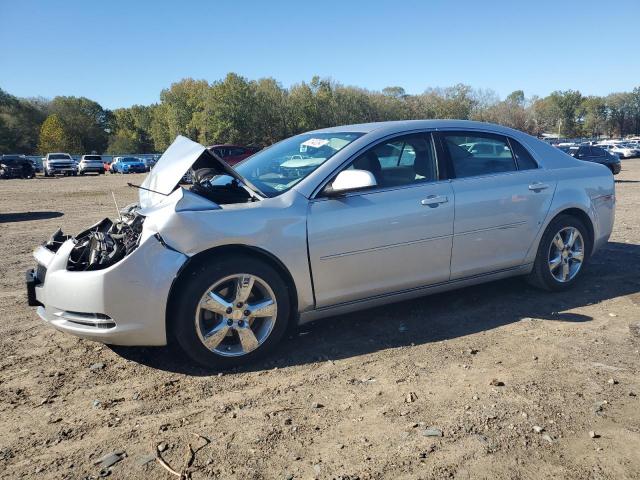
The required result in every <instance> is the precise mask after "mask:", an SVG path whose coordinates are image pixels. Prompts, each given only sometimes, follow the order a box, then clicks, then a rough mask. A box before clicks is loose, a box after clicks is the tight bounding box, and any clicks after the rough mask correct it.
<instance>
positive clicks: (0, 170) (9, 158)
mask: <svg viewBox="0 0 640 480" xmlns="http://www.w3.org/2000/svg"><path fill="white" fill-rule="evenodd" d="M35 176H36V170H35V168H34V166H33V164H32V163H31V162H30V161H29V159H28V158H27V157H25V156H24V155H0V178H33V177H35Z"/></svg>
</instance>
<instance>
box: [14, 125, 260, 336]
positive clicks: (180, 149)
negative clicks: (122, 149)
mask: <svg viewBox="0 0 640 480" xmlns="http://www.w3.org/2000/svg"><path fill="white" fill-rule="evenodd" d="M197 162H200V163H201V164H203V163H204V165H205V166H207V167H210V168H213V169H214V170H215V168H218V167H217V159H215V158H213V157H212V156H211V155H210V154H209V153H207V151H206V149H205V148H204V147H202V146H201V145H198V144H196V143H194V142H191V141H189V140H188V139H186V138H182V137H180V138H178V140H176V142H175V143H174V144H173V145H172V146H171V147H170V148H169V149H168V150H167V152H166V153H165V155H163V158H161V159H160V161H159V162H158V165H157V166H156V168H155V169H154V170H153V172H152V173H151V174H150V175H149V176H148V177H147V178H146V179H145V182H144V183H143V184H142V186H139V187H138V188H139V189H140V192H139V193H140V195H139V202H138V203H137V204H133V205H130V206H128V207H126V208H124V209H122V210H120V211H119V215H118V218H116V219H114V220H112V219H110V218H104V219H103V220H101V221H100V222H98V223H96V224H95V225H93V226H92V227H90V228H88V229H86V230H85V231H83V232H81V233H79V234H77V235H75V236H71V235H67V234H65V233H63V232H62V230H58V231H57V232H55V233H54V234H53V235H52V237H51V238H50V239H49V240H48V241H47V242H45V243H44V244H43V245H41V246H39V247H38V248H37V249H36V250H35V252H34V257H35V260H36V263H37V266H36V268H34V269H31V270H29V271H27V278H26V283H27V295H28V301H29V304H30V305H32V306H37V307H38V308H37V312H38V314H39V316H40V317H41V318H42V319H43V320H45V321H46V322H48V323H50V324H51V325H52V326H54V327H55V328H57V329H59V330H62V331H65V332H67V333H71V334H74V335H76V336H79V337H82V338H87V339H91V340H97V341H101V342H104V343H110V344H117V345H165V344H166V343H167V338H166V329H165V328H164V322H165V315H166V311H165V310H166V302H161V301H158V298H165V299H166V298H167V297H168V296H169V292H170V289H171V286H172V282H173V280H174V279H175V278H176V276H177V275H178V273H179V271H180V269H181V267H182V266H183V265H184V264H185V262H186V261H187V259H188V256H187V255H185V254H184V253H182V252H180V251H179V250H177V249H175V248H172V247H170V246H168V245H167V244H166V243H165V242H164V240H163V239H162V237H161V235H160V233H159V232H158V225H162V224H163V223H164V222H166V221H168V220H170V217H171V216H172V215H180V214H184V213H185V212H189V211H194V210H196V211H202V210H216V209H219V208H220V207H219V206H218V204H217V203H215V202H214V201H212V200H211V199H210V198H206V192H204V195H201V194H197V193H192V192H189V191H186V190H184V189H182V188H179V187H178V181H179V179H180V177H181V176H182V175H183V173H184V171H186V170H187V169H189V168H191V166H192V165H193V164H195V163H197ZM220 168H222V169H224V167H220ZM224 173H226V172H224ZM242 192H243V193H242V194H241V196H243V197H245V198H246V197H250V196H249V195H248V194H247V193H246V191H245V190H242ZM214 196H215V194H214ZM149 217H151V221H148V219H149ZM141 273H143V275H141ZM150 292H153V293H152V294H150Z"/></svg>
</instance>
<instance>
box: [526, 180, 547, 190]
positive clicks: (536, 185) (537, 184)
mask: <svg viewBox="0 0 640 480" xmlns="http://www.w3.org/2000/svg"><path fill="white" fill-rule="evenodd" d="M547 188H549V185H547V184H546V183H540V182H535V183H532V184H531V185H529V190H533V191H534V192H538V191H540V190H545V189H547Z"/></svg>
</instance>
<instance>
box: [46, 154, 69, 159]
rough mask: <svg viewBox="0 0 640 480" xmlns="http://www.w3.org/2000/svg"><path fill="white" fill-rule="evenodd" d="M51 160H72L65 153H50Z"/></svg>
mask: <svg viewBox="0 0 640 480" xmlns="http://www.w3.org/2000/svg"><path fill="white" fill-rule="evenodd" d="M49 160H71V157H70V156H69V155H67V154H65V153H54V154H53V155H49Z"/></svg>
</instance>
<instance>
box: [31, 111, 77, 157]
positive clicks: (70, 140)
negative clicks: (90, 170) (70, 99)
mask: <svg viewBox="0 0 640 480" xmlns="http://www.w3.org/2000/svg"><path fill="white" fill-rule="evenodd" d="M81 149H82V146H81V145H80V143H79V142H78V139H77V138H75V137H71V136H70V135H69V134H68V133H67V132H66V131H65V128H64V125H63V124H62V122H61V121H60V118H58V116H57V115H56V114H55V113H54V114H52V115H49V116H48V117H47V119H46V120H45V121H44V123H43V124H42V128H41V129H40V139H39V141H38V151H39V152H40V153H42V154H46V153H48V152H69V153H80V151H81Z"/></svg>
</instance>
